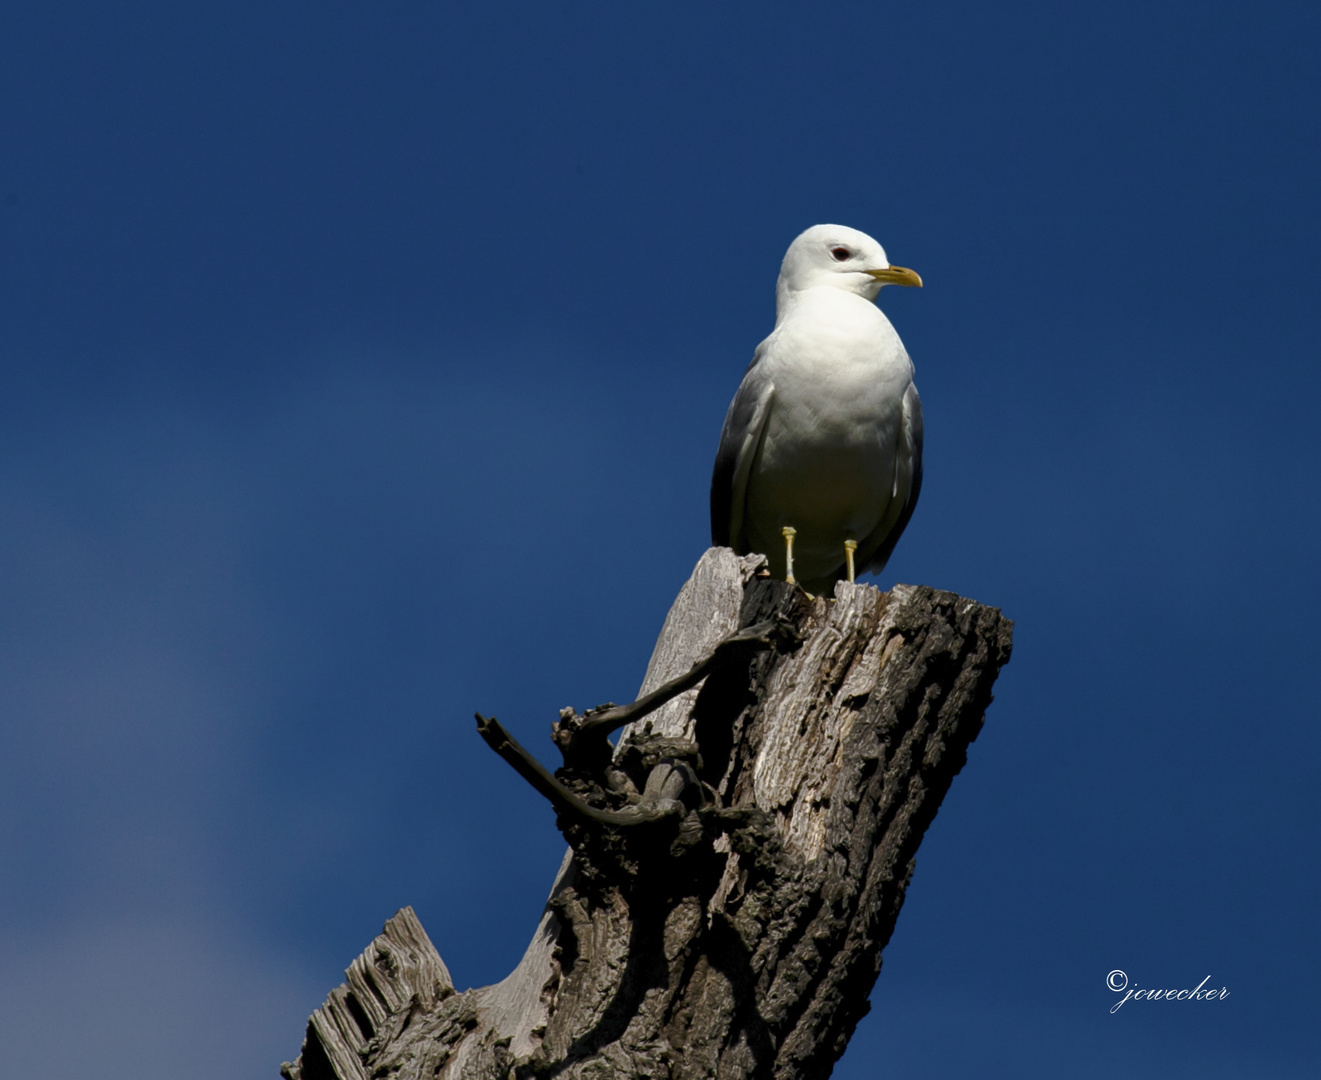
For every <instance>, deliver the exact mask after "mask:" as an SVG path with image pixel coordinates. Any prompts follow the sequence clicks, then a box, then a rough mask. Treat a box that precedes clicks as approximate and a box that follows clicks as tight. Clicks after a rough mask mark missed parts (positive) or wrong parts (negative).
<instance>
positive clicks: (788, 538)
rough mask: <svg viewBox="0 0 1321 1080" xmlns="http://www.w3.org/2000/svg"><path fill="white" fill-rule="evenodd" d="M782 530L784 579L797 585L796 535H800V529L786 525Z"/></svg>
mask: <svg viewBox="0 0 1321 1080" xmlns="http://www.w3.org/2000/svg"><path fill="white" fill-rule="evenodd" d="M780 532H781V533H782V534H783V536H784V580H785V581H787V582H788V583H789V584H790V585H797V584H798V582H796V581H795V580H794V537H795V536H797V535H798V530H797V529H795V528H794V527H793V526H792V525H786V526H785V527H784V528H783V529H781V530H780Z"/></svg>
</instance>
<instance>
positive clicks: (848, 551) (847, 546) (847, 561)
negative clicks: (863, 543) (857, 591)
mask: <svg viewBox="0 0 1321 1080" xmlns="http://www.w3.org/2000/svg"><path fill="white" fill-rule="evenodd" d="M857 550H858V542H857V541H856V540H845V541H844V565H845V566H846V567H847V568H848V574H849V584H850V585H852V584H854V582H853V553H854V552H855V551H857Z"/></svg>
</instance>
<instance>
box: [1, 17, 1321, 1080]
mask: <svg viewBox="0 0 1321 1080" xmlns="http://www.w3.org/2000/svg"><path fill="white" fill-rule="evenodd" d="M1319 30H1321V14H1318V9H1317V8H1316V7H1315V6H1314V5H1308V4H1301V3H1299V4H1289V3H1278V4H1269V5H1249V4H1246V3H1206V2H1202V3H1196V4H1192V3H1162V4H1156V5H1152V4H1137V3H1114V4H1106V5H1087V6H1082V5H1058V4H1045V3H1014V4H1008V5H991V6H988V5H982V4H971V3H928V4H921V5H917V4H892V3H873V4H868V5H857V4H852V5H839V4H817V5H812V6H811V7H810V8H809V7H807V6H802V5H785V4H775V3H770V4H766V3H763V4H756V5H753V4H728V3H718V4H704V5H696V4H666V5H656V4H633V5H618V4H609V5H608V4H569V5H559V6H554V5H532V4H525V3H507V4H501V5H486V6H481V7H478V6H477V5H464V6H458V5H452V4H440V3H416V2H397V3H390V4H375V5H367V4H348V3H340V2H322V3H318V4H295V3H289V2H285V0H275V2H270V0H268V2H265V3H262V4H255V3H230V4H225V5H213V6H210V7H201V6H197V5H192V6H189V5H184V6H179V5H167V4H160V3H155V4H148V3H134V2H126V3H123V4H118V5H114V6H111V7H107V6H104V5H90V4H62V3H59V2H55V0H53V2H50V3H45V4H41V5H35V4H33V5H21V6H20V5H10V6H8V7H7V8H5V9H4V10H3V11H2V12H0V145H3V147H4V153H3V155H0V290H2V291H3V296H4V303H3V305H0V515H3V519H2V521H0V612H2V613H3V614H2V615H0V685H2V686H3V688H4V692H3V694H2V695H0V867H3V873H2V874H0V958H2V959H0V1036H2V1038H3V1043H4V1045H5V1047H6V1059H7V1062H8V1065H7V1068H12V1069H13V1070H14V1072H15V1074H16V1075H18V1074H28V1073H38V1072H39V1073H40V1074H41V1075H43V1076H47V1077H52V1078H59V1077H66V1076H67V1077H74V1076H79V1077H81V1076H85V1075H86V1074H87V1069H88V1065H87V1062H88V1061H89V1060H93V1061H95V1070H94V1071H95V1072H96V1074H97V1075H98V1076H101V1077H106V1078H115V1077H121V1076H122V1077H133V1078H135V1080H142V1078H154V1077H162V1078H163V1077H167V1076H175V1075H178V1072H179V1068H180V1062H181V1061H186V1062H187V1063H188V1066H187V1067H188V1071H189V1073H190V1075H194V1076H196V1077H198V1078H199V1080H209V1078H211V1077H215V1078H217V1080H218V1078H221V1077H226V1078H229V1077H234V1076H274V1075H275V1069H276V1067H277V1066H278V1064H279V1062H280V1061H281V1060H283V1059H286V1058H291V1057H293V1056H294V1055H295V1054H296V1053H297V1051H298V1047H299V1042H300V1039H301V1036H302V1029H303V1024H304V1022H305V1020H306V1017H307V1014H308V1013H309V1012H310V1011H311V1010H312V1009H313V1008H315V1007H316V1006H317V1005H318V1004H319V1003H320V1001H321V1000H322V998H323V997H324V995H325V993H326V992H327V991H328V990H329V989H330V988H331V987H332V986H333V985H335V984H336V983H337V982H338V981H340V979H341V977H342V969H343V968H344V966H345V965H347V964H348V962H349V961H350V960H352V958H353V957H354V956H355V955H356V954H357V953H358V952H359V951H361V949H362V948H364V947H365V946H366V944H367V943H368V942H369V941H370V940H371V938H372V936H373V935H374V934H375V933H377V932H378V931H379V928H380V924H381V923H382V922H383V921H384V920H385V919H386V918H388V917H389V916H390V915H391V914H392V913H393V912H394V911H395V910H396V909H397V908H398V907H399V906H401V905H403V904H412V905H414V907H415V908H416V909H417V911H418V912H419V914H420V916H421V918H422V920H423V923H424V925H425V926H426V927H427V929H428V931H429V932H430V934H431V937H432V939H433V940H434V941H435V943H436V945H437V947H438V948H439V950H440V952H441V954H442V955H443V956H444V958H445V960H446V962H447V963H448V964H449V965H450V968H451V970H452V971H453V973H454V975H455V979H456V981H457V982H458V983H459V984H460V985H461V986H467V985H482V984H485V983H489V982H492V981H494V980H496V979H499V978H501V977H502V976H503V975H504V974H505V973H506V972H507V971H508V970H509V969H510V968H511V967H512V966H513V964H514V962H515V961H516V960H517V957H518V955H519V954H520V953H521V950H522V947H523V945H524V944H525V942H526V941H527V939H528V937H529V936H530V933H531V930H532V927H533V925H534V923H535V920H536V917H537V913H538V911H539V910H540V907H541V903H542V901H543V899H544V896H545V892H546V890H547V888H548V886H549V884H550V881H551V879H552V877H553V875H554V872H555V868H556V866H557V865H558V863H559V860H560V856H561V853H562V850H563V844H562V841H561V840H560V839H559V837H558V834H557V833H556V832H555V830H554V828H553V823H552V821H551V817H550V814H549V812H548V810H547V808H546V806H545V805H544V804H542V803H541V801H540V800H539V799H538V797H537V796H535V795H534V794H532V793H531V792H530V790H528V789H527V787H526V785H525V784H523V783H522V782H521V781H519V780H518V779H517V778H516V777H515V776H514V775H513V774H512V773H511V772H510V771H509V770H508V768H507V767H506V766H504V765H503V764H502V763H501V762H499V761H498V760H496V759H495V757H494V755H492V754H491V753H490V752H489V751H488V750H487V749H486V748H485V747H484V746H483V745H482V744H481V742H480V740H479V739H478V738H477V737H476V735H475V734H474V731H473V727H472V721H471V716H472V713H473V711H474V710H476V709H480V710H482V711H483V712H487V713H494V714H496V715H498V716H499V717H500V718H501V720H502V721H503V722H504V723H505V724H506V725H507V726H509V727H510V729H511V730H513V731H514V732H515V733H516V734H517V735H518V736H519V738H521V739H523V741H525V742H526V743H527V744H529V745H531V746H535V747H538V748H539V749H540V750H541V752H542V753H543V755H544V756H545V758H546V760H551V759H552V755H551V752H550V751H551V747H550V744H549V742H548V741H546V740H545V738H544V736H545V734H546V732H547V731H548V727H549V723H550V721H551V720H552V719H553V718H554V716H555V711H556V710H557V709H558V708H560V707H561V706H564V705H567V704H573V705H576V706H579V707H585V706H589V705H592V704H596V703H598V702H600V701H604V700H611V699H613V700H618V701H622V700H628V699H630V698H631V697H632V695H633V692H634V691H635V689H636V687H637V684H638V683H639V681H640V680H641V676H642V672H643V670H644V668H645V665H646V661H647V658H648V655H649V653H650V649H651V645H652V642H653V641H654V638H655V635H656V633H657V631H658V630H659V627H660V623H661V620H662V619H663V617H664V614H665V611H666V609H667V607H668V605H669V602H670V600H671V599H672V598H673V596H674V594H675V593H676V592H677V590H678V588H679V586H680V585H681V584H682V582H683V580H684V579H685V577H686V576H687V574H688V572H689V570H690V569H691V567H692V565H693V563H694V562H695V561H696V559H697V558H698V556H699V555H700V554H701V552H702V551H703V549H704V548H705V546H706V543H707V541H708V535H707V517H706V497H707V484H708V481H709V475H710V463H711V458H712V456H713V454H714V450H715V444H716V439H717V436H718V432H719V427H720V422H721V419H722V417H723V414H724V410H725V407H726V405H727V403H728V401H729V398H730V396H731V395H732V393H733V391H734V388H735V386H736V385H737V383H738V380H739V377H740V375H741V373H742V370H743V368H744V366H745V365H746V363H747V360H748V359H749V357H750V355H751V351H752V349H753V347H754V346H755V345H756V343H757V342H758V341H759V340H760V339H761V337H762V336H764V335H765V333H766V332H767V331H768V330H769V328H770V325H771V321H772V317H773V286H774V279H775V274H776V271H777V268H778V265H779V260H780V258H781V256H782V255H783V252H784V249H785V247H786V246H787V245H788V243H789V241H790V240H791V239H792V238H793V237H794V235H796V234H797V233H798V232H799V231H800V230H802V229H803V228H805V227H806V226H808V225H811V224H814V223H817V222H839V223H843V224H847V225H852V226H855V227H857V228H860V229H863V230H865V231H867V232H870V233H872V234H873V235H875V236H876V237H877V238H878V239H879V240H880V241H881V242H882V243H883V244H884V245H885V246H886V249H887V251H888V252H889V254H890V256H891V258H892V259H894V261H895V262H897V263H901V264H903V265H906V266H912V267H915V268H916V269H918V270H919V271H920V272H921V273H922V275H923V277H924V278H925V279H926V283H927V287H926V288H925V289H924V290H922V291H921V292H918V291H916V290H904V291H900V290H888V291H887V292H886V294H885V295H884V297H883V305H882V306H883V307H884V308H885V310H886V311H887V313H888V314H889V315H890V317H891V319H892V321H893V322H894V323H895V324H896V326H897V327H898V329H899V331H900V333H901V334H902V335H903V337H904V340H905V342H906V343H907V345H908V347H909V351H910V352H911V354H912V355H913V358H914V361H915V363H916V365H917V383H918V386H919V388H920V389H921V391H922V395H923V402H924V406H925V412H926V423H927V457H926V469H927V473H926V483H925V487H924V489H923V494H922V501H921V504H920V506H919V507H918V510H917V514H916V516H915V517H914V519H913V522H912V524H911V525H910V527H909V530H908V532H907V534H906V535H905V537H904V539H903V541H902V542H901V543H900V545H899V548H898V550H897V552H896V554H895V557H894V559H893V560H892V562H891V564H890V566H889V567H888V568H887V570H886V572H885V574H884V575H882V577H881V578H880V582H879V583H880V584H881V585H882V586H884V587H888V586H889V585H890V584H892V583H893V582H895V581H904V582H917V583H922V584H929V585H933V586H937V587H940V588H947V589H953V590H956V591H958V592H960V593H963V594H965V595H968V596H971V597H974V598H976V599H978V600H980V601H982V602H984V603H988V604H993V605H996V606H999V607H1001V608H1003V609H1004V611H1005V612H1006V613H1007V614H1008V615H1009V616H1010V617H1012V618H1014V619H1015V620H1016V623H1017V631H1016V642H1015V654H1014V658H1013V661H1012V663H1011V664H1010V666H1009V667H1008V668H1006V669H1005V671H1004V673H1003V675H1002V677H1001V680H1000V683H999V685H998V693H997V700H996V702H995V704H994V705H993V706H992V708H991V710H990V712H989V714H988V717H987V724H986V728H985V729H984V731H983V733H982V735H981V736H980V737H979V739H978V740H977V742H976V743H975V744H974V746H973V748H972V752H971V754H970V758H969V763H968V766H967V768H966V769H965V770H964V773H963V774H962V775H960V776H959V777H958V779H957V780H956V782H955V784H954V787H953V789H952V791H951V793H950V795H949V797H948V798H947V800H946V803H945V806H944V808H943V809H942V810H941V813H940V815H939V816H938V818H937V820H936V822H935V824H934V825H933V827H932V828H931V830H930V832H929V833H928V836H927V838H926V841H925V842H924V844H923V847H922V849H921V852H920V853H919V858H918V865H917V871H916V874H915V877H914V880H913V884H912V887H911V889H910V891H909V896H908V900H907V903H906V906H905V908H904V911H903V914H902V915H901V917H900V920H899V924H898V929H897V931H896V934H895V937H894V939H893V941H892V943H891V945H890V947H889V948H888V949H887V951H886V954H885V967H884V969H883V971H882V973H881V976H880V979H879V981H878V983H877V987H876V990H875V992H874V994H873V996H872V1001H873V1006H874V1008H873V1012H872V1014H871V1015H870V1016H869V1017H868V1018H867V1019H866V1020H865V1021H864V1023H863V1024H862V1026H861V1027H860V1028H859V1030H858V1033H857V1035H856V1036H855V1039H854V1041H853V1043H852V1044H851V1046H850V1048H849V1051H848V1053H847V1055H846V1056H845V1058H844V1059H843V1061H842V1063H841V1064H840V1066H839V1068H838V1069H837V1070H836V1075H837V1076H839V1077H844V1078H848V1080H853V1078H866V1077H872V1076H881V1075H887V1074H888V1075H904V1076H910V1077H932V1078H941V1077H946V1076H963V1075H969V1074H970V1073H971V1072H973V1071H974V1070H975V1074H976V1075H978V1076H981V1077H1000V1076H1004V1077H1015V1078H1023V1077H1043V1078H1046V1077H1049V1078H1057V1077H1061V1076H1067V1077H1093V1076H1095V1077H1102V1076H1104V1077H1111V1076H1114V1075H1117V1074H1120V1073H1122V1074H1123V1075H1125V1076H1129V1077H1138V1078H1143V1077H1166V1076H1170V1075H1194V1074H1196V1075H1198V1076H1200V1077H1205V1078H1208V1080H1211V1078H1217V1077H1226V1078H1228V1077H1234V1078H1238V1077H1242V1076H1247V1075H1253V1076H1271V1077H1292V1076H1312V1075H1315V1071H1316V1068H1317V1066H1318V1063H1321V1038H1319V1037H1318V1035H1317V1034H1316V1027H1315V1023H1314V1016H1313V1014H1314V1003H1315V1000H1316V989H1315V977H1316V976H1315V972H1316V970H1317V961H1318V959H1321V947H1319V945H1321V942H1319V941H1318V931H1317V928H1316V920H1315V904H1316V896H1317V894H1318V888H1319V886H1321V874H1318V871H1317V868H1316V862H1317V858H1316V857H1317V851H1318V847H1319V846H1321V845H1319V844H1318V841H1319V840H1321V836H1319V835H1318V833H1319V832H1321V830H1319V829H1318V812H1319V811H1321V798H1319V797H1318V792H1317V785H1316V782H1315V779H1314V776H1315V771H1316V765H1315V762H1316V761H1317V760H1318V757H1321V735H1318V719H1321V716H1319V713H1321V707H1319V706H1321V693H1319V692H1318V680H1317V674H1316V673H1317V671H1318V668H1319V667H1321V664H1319V661H1321V656H1319V655H1318V651H1319V650H1318V645H1317V641H1318V635H1317V629H1316V624H1315V617H1314V612H1315V609H1316V607H1317V601H1318V572H1317V569H1316V560H1315V551H1316V546H1317V542H1316V536H1317V532H1318V525H1321V520H1319V518H1321V513H1319V510H1318V505H1319V501H1318V499H1317V498H1316V494H1315V478H1316V476H1317V474H1318V465H1321V461H1319V460H1318V459H1319V457H1321V454H1319V453H1318V438H1317V434H1316V430H1315V416H1316V413H1317V403H1318V391H1319V390H1321V378H1318V374H1317V361H1318V350H1317V346H1316V336H1317V333H1318V330H1321V326H1319V323H1321V319H1319V318H1318V315H1317V301H1316V296H1317V294H1318V287H1319V286H1321V271H1319V270H1318V260H1317V254H1316V253H1317V250H1318V241H1319V240H1321V228H1319V219H1318V210H1317V208H1316V207H1317V199H1316V193H1317V191H1318V190H1321V153H1319V152H1318V144H1317V112H1318V108H1317V106H1318V102H1321V68H1319V67H1318V65H1317V63H1316V56H1317V50H1318V45H1319V43H1321V34H1319V33H1318V31H1319ZM1115 968H1119V969H1123V970H1124V971H1126V972H1127V973H1128V975H1129V978H1130V980H1131V982H1132V984H1133V985H1136V986H1142V987H1145V986H1170V987H1175V988H1178V987H1182V986H1185V985H1187V986H1194V985H1196V984H1197V983H1198V982H1199V981H1200V980H1201V979H1202V977H1203V976H1206V975H1209V976H1210V978H1211V981H1212V982H1215V983H1218V984H1220V985H1223V986H1225V987H1227V988H1228V989H1229V990H1230V996H1229V997H1228V998H1226V999H1225V1000H1224V1001H1223V1002H1216V1003H1214V1004H1202V1005H1197V1006H1193V1005H1188V1004H1184V1003H1171V1004H1164V1003H1146V1004H1144V1003H1141V1002H1129V1003H1128V1004H1126V1005H1125V1006H1124V1007H1123V1008H1122V1009H1120V1011H1119V1012H1118V1013H1116V1014H1114V1015H1111V1014H1110V1013H1109V1011H1108V1010H1109V1008H1110V1006H1111V1004H1112V1003H1113V1000H1114V999H1115V996H1116V995H1114V994H1112V993H1111V992H1110V991H1109V990H1107V989H1106V987H1105V977H1106V974H1107V972H1109V971H1111V970H1112V969H1115ZM71 1017H72V1018H74V1019H72V1020H71ZM55 1039H58V1044H59V1045H61V1046H62V1047H63V1048H64V1052H63V1054H62V1055H59V1056H56V1057H55V1058H52V1056H51V1051H50V1046H51V1045H52V1044H53V1043H52V1040H55Z"/></svg>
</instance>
